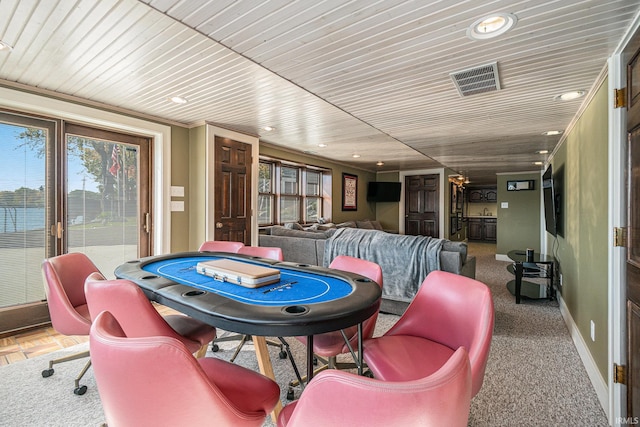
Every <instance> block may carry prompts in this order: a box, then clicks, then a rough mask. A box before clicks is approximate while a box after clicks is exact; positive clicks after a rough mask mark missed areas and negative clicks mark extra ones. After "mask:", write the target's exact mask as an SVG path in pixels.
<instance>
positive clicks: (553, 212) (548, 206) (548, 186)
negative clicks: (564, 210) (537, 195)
mask: <svg viewBox="0 0 640 427" xmlns="http://www.w3.org/2000/svg"><path fill="white" fill-rule="evenodd" d="M542 192H543V197H544V221H545V224H546V229H547V232H548V233H551V234H552V235H554V236H555V235H557V232H558V230H557V222H558V215H557V213H558V209H557V206H556V197H555V189H554V186H553V170H552V169H551V165H549V167H548V168H547V170H546V171H545V172H544V174H543V175H542Z"/></svg>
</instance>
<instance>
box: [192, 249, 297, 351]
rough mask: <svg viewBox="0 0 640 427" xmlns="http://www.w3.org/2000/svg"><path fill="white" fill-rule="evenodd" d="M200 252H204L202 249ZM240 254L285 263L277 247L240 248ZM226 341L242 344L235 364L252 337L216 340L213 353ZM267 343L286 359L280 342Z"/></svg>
mask: <svg viewBox="0 0 640 427" xmlns="http://www.w3.org/2000/svg"><path fill="white" fill-rule="evenodd" d="M200 250H202V248H201V249H200ZM238 253H239V254H243V255H249V256H254V257H260V258H266V259H273V260H276V261H283V260H284V256H283V255H282V249H280V248H277V247H270V246H242V247H240V248H238ZM225 341H240V344H238V346H237V347H236V349H235V351H234V352H233V355H232V356H231V359H229V361H230V362H234V361H235V360H236V357H238V354H240V350H242V347H244V344H245V343H246V342H248V341H251V335H242V334H230V335H225V336H223V337H220V338H216V339H215V340H214V341H213V345H212V346H211V350H212V351H213V352H217V351H218V350H219V349H220V347H219V346H218V343H221V342H225ZM266 343H267V344H268V345H271V346H274V347H279V348H280V358H281V359H286V357H287V353H286V352H285V351H284V349H283V344H282V343H279V342H276V341H272V340H266Z"/></svg>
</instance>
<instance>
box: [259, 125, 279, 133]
mask: <svg viewBox="0 0 640 427" xmlns="http://www.w3.org/2000/svg"><path fill="white" fill-rule="evenodd" d="M262 130H266V131H267V132H271V131H272V130H276V128H274V127H273V126H265V127H263V128H262Z"/></svg>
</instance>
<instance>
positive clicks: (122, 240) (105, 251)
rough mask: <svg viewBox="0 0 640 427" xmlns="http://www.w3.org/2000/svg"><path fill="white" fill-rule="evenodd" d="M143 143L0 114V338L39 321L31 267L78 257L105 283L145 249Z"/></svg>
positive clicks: (37, 274)
mask: <svg viewBox="0 0 640 427" xmlns="http://www.w3.org/2000/svg"><path fill="white" fill-rule="evenodd" d="M150 146H151V144H150V140H149V138H144V137H139V136H136V135H127V134H122V133H117V132H111V131H106V130H101V129H94V128H91V127H87V126H81V125H76V124H70V123H65V122H63V121H60V120H54V119H51V120H48V119H46V118H38V117H29V116H26V115H22V114H18V113H13V112H0V149H1V150H2V154H1V155H0V170H1V171H2V173H0V260H1V261H0V334H1V333H3V332H7V331H13V330H17V329H21V328H23V327H26V326H36V325H38V324H41V323H45V322H47V321H48V309H47V307H46V303H45V301H44V300H45V293H44V286H43V283H42V276H41V269H40V265H41V263H42V261H43V260H44V259H45V258H47V257H51V256H55V255H59V254H62V253H67V252H82V253H85V254H86V255H88V256H89V257H90V258H91V259H92V261H93V262H94V263H95V264H96V266H97V267H98V268H99V269H100V270H101V271H102V272H103V274H104V275H105V276H106V277H107V278H112V277H114V275H113V271H114V268H115V267H116V266H117V265H119V264H121V263H123V262H125V261H128V260H131V259H136V258H138V257H142V256H147V255H149V253H150V247H151V237H150V236H151V233H150V231H151V227H152V225H151V211H150V206H151V188H150V178H149V176H150V175H149V171H150V168H151V165H150V158H151V157H150Z"/></svg>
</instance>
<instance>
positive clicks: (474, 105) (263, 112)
mask: <svg viewBox="0 0 640 427" xmlns="http://www.w3.org/2000/svg"><path fill="white" fill-rule="evenodd" d="M639 9H640V5H639V4H638V2H637V0H599V1H595V0H582V1H581V0H548V1H545V2H533V1H528V0H519V1H518V0H501V1H497V0H493V1H490V0H467V1H448V0H442V1H435V0H432V1H429V0H422V1H418V0H378V1H374V0H351V1H346V0H324V1H322V0H269V1H260V2H258V1H255V0H235V1H233V0H216V1H205V0H143V1H137V0H100V1H98V0H57V1H56V0H42V1H36V0H0V40H2V41H4V42H6V43H8V44H9V45H11V46H12V47H13V50H12V51H10V52H6V51H0V79H2V80H0V84H4V85H8V86H11V85H14V86H16V84H19V85H26V86H27V87H32V88H34V89H36V90H42V91H53V92H57V93H60V94H64V95H65V96H72V97H77V98H79V99H84V100H89V101H91V102H97V103H101V104H105V105H107V106H112V107H116V108H118V109H124V110H130V111H134V112H139V113H143V114H145V115H147V116H154V117H158V118H160V119H163V120H167V121H171V122H174V123H181V124H184V125H185V126H193V125H198V124H202V123H203V122H205V121H206V122H211V123H215V124H218V125H220V126H224V127H228V128H232V129H236V130H240V131H243V132H248V133H251V134H256V135H260V137H261V140H263V141H265V142H268V143H271V144H275V145H281V146H285V147H288V148H291V149H294V150H299V151H307V152H312V153H315V154H316V155H318V156H321V157H326V158H330V159H333V160H337V161H340V162H344V163H349V164H352V165H355V166H357V167H360V168H363V169H366V170H371V171H374V170H382V171H384V170H408V169H426V168H433V167H441V166H445V167H448V168H451V169H453V170H455V171H457V172H460V173H464V174H467V175H469V176H470V178H471V180H472V181H473V182H476V183H484V182H495V179H496V177H495V174H496V173H500V172H519V171H530V170H535V169H540V166H534V165H533V162H534V161H544V160H546V156H545V155H540V154H536V151H537V150H541V149H546V150H549V151H552V150H553V149H554V147H555V146H556V144H557V143H558V141H559V140H560V138H561V136H544V135H542V133H543V132H544V131H547V130H564V129H566V128H567V126H569V125H570V123H571V121H572V119H573V118H574V116H575V115H576V113H577V112H578V111H579V109H580V106H581V104H582V102H584V100H585V99H586V98H581V99H578V100H575V101H569V102H560V101H556V100H554V97H555V96H556V95H558V94H561V93H563V92H565V91H570V90H587V91H588V90H590V89H593V85H594V83H595V82H596V81H597V80H598V77H599V76H600V75H601V73H602V71H603V69H604V67H605V66H606V61H607V58H608V57H609V56H610V55H611V54H612V52H614V50H615V48H616V46H617V45H618V44H619V42H620V40H621V38H622V37H623V35H624V33H625V32H626V31H627V28H628V27H629V25H630V24H631V22H632V20H633V18H634V16H635V15H636V14H637V13H638V11H639ZM493 12H506V13H512V14H514V15H515V16H516V17H517V19H518V22H517V24H516V26H515V27H514V28H513V29H512V30H511V31H509V32H507V33H505V34H503V35H502V36H500V37H497V38H493V39H488V40H482V41H478V40H472V39H470V38H468V37H467V35H466V31H467V28H468V27H469V26H470V25H471V24H472V23H473V22H474V21H476V20H477V19H479V18H482V17H484V16H486V15H488V14H490V13H493ZM492 62H497V67H498V72H499V85H500V87H501V89H500V90H498V91H495V92H488V93H482V94H477V95H471V96H468V97H462V96H460V95H459V94H458V92H457V90H456V87H455V85H454V84H453V81H452V79H451V78H450V76H449V74H450V73H452V72H456V71H460V70H466V69H468V68H473V67H477V66H481V65H486V64H489V63H492ZM174 95H179V96H182V97H184V98H186V99H187V100H188V101H189V102H188V103H187V104H184V105H176V104H173V103H171V102H169V101H168V98H169V97H171V96H174ZM265 126H273V127H275V130H273V131H271V132H266V131H264V130H263V127H265ZM321 143H322V144H326V147H319V146H318V144H321ZM354 154H359V155H360V157H359V158H353V157H352V156H353V155H354ZM377 161H382V162H384V165H383V166H376V162H377Z"/></svg>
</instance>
